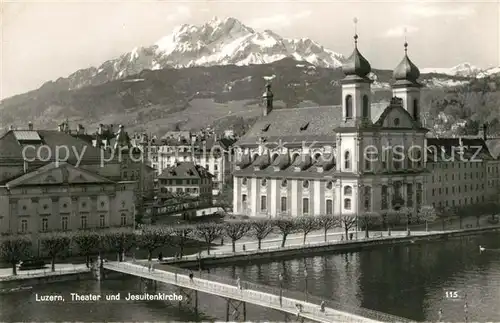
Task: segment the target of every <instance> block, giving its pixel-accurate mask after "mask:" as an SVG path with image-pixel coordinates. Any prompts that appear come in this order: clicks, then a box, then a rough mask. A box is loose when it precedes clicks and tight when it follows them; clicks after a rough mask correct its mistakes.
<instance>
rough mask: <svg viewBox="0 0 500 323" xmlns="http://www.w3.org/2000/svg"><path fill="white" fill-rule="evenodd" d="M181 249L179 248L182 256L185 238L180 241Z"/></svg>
mask: <svg viewBox="0 0 500 323" xmlns="http://www.w3.org/2000/svg"><path fill="white" fill-rule="evenodd" d="M179 249H180V250H179V253H180V255H179V256H181V258H182V255H183V253H184V238H183V239H181V240H180V241H179Z"/></svg>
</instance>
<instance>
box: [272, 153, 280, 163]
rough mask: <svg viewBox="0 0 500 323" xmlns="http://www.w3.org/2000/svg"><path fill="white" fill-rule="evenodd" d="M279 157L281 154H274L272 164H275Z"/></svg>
mask: <svg viewBox="0 0 500 323" xmlns="http://www.w3.org/2000/svg"><path fill="white" fill-rule="evenodd" d="M278 157H279V154H273V157H272V158H271V162H274V161H275V160H276V159H277V158H278Z"/></svg>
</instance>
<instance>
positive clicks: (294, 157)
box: [292, 153, 300, 164]
mask: <svg viewBox="0 0 500 323" xmlns="http://www.w3.org/2000/svg"><path fill="white" fill-rule="evenodd" d="M299 155H300V154H299V153H294V154H293V155H292V164H293V163H294V162H295V161H296V160H297V158H298V157H299Z"/></svg>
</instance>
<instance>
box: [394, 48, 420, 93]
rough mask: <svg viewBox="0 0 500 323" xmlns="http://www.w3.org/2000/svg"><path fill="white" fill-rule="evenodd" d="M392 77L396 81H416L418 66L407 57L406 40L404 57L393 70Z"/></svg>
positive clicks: (418, 75) (418, 73) (418, 72)
mask: <svg viewBox="0 0 500 323" xmlns="http://www.w3.org/2000/svg"><path fill="white" fill-rule="evenodd" d="M393 77H394V79H395V80H396V81H409V82H411V83H417V80H418V78H419V77H420V71H419V70H418V67H417V66H416V65H415V64H413V62H412V61H411V60H410V59H409V58H408V43H407V42H405V57H403V60H402V61H401V63H399V65H398V66H397V67H396V69H395V70H394V73H393Z"/></svg>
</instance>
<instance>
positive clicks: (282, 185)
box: [281, 179, 288, 187]
mask: <svg viewBox="0 0 500 323" xmlns="http://www.w3.org/2000/svg"><path fill="white" fill-rule="evenodd" d="M287 185H288V181H287V180H286V179H283V180H282V181H281V187H287Z"/></svg>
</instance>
